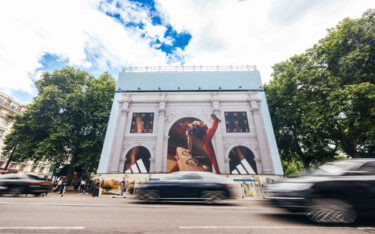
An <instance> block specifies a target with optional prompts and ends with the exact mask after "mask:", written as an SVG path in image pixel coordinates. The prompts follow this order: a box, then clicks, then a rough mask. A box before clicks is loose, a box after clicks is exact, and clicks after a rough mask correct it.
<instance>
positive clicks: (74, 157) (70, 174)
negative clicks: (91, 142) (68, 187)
mask: <svg viewBox="0 0 375 234" xmlns="http://www.w3.org/2000/svg"><path fill="white" fill-rule="evenodd" d="M77 159H78V154H77V153H73V155H72V160H70V164H69V168H68V172H67V175H66V176H67V182H68V184H70V183H71V182H72V180H73V174H74V166H73V165H74V164H75V163H76V162H77Z"/></svg>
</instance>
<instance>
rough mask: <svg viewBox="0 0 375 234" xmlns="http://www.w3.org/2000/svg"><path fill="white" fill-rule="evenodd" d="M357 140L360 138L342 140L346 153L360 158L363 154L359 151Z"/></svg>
mask: <svg viewBox="0 0 375 234" xmlns="http://www.w3.org/2000/svg"><path fill="white" fill-rule="evenodd" d="M357 142H358V140H352V141H347V142H342V145H343V147H342V148H343V150H344V151H345V153H347V154H348V155H350V156H351V157H352V158H360V157H361V155H360V154H359V153H358V151H357Z"/></svg>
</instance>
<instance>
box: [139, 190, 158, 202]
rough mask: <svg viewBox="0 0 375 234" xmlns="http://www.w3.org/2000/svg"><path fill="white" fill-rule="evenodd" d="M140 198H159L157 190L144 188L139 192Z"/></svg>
mask: <svg viewBox="0 0 375 234" xmlns="http://www.w3.org/2000/svg"><path fill="white" fill-rule="evenodd" d="M139 195H140V199H141V200H146V201H156V200H158V199H159V198H160V195H159V192H158V191H156V190H145V191H143V192H142V193H139Z"/></svg>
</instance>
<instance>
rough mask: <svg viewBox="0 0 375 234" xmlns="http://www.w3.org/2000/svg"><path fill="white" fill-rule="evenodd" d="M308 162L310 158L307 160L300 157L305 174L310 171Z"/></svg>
mask: <svg viewBox="0 0 375 234" xmlns="http://www.w3.org/2000/svg"><path fill="white" fill-rule="evenodd" d="M310 162H311V160H307V159H306V158H302V163H303V167H304V168H305V171H306V174H308V173H310Z"/></svg>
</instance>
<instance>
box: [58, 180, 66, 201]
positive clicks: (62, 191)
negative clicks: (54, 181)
mask: <svg viewBox="0 0 375 234" xmlns="http://www.w3.org/2000/svg"><path fill="white" fill-rule="evenodd" d="M60 181H61V183H60V187H59V194H60V196H61V197H63V196H64V193H65V187H66V179H65V177H62V178H61V180H60Z"/></svg>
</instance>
